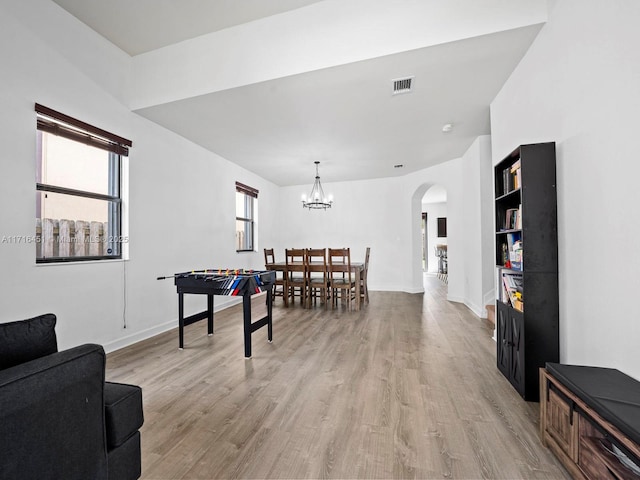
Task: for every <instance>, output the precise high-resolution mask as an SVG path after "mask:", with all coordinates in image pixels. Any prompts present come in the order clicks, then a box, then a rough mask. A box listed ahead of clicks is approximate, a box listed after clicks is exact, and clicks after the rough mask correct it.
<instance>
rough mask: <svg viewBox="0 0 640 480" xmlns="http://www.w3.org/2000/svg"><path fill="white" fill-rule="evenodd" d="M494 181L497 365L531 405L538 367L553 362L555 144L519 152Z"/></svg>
mask: <svg viewBox="0 0 640 480" xmlns="http://www.w3.org/2000/svg"><path fill="white" fill-rule="evenodd" d="M494 175H495V183H494V185H495V192H494V193H495V222H496V228H495V230H496V234H495V239H496V243H495V261H496V270H497V272H496V297H497V298H496V329H497V365H498V369H499V370H500V371H501V372H502V373H503V374H504V375H505V377H507V379H508V380H509V381H510V382H511V384H512V385H513V387H514V388H515V389H516V390H517V391H518V393H519V394H520V395H521V396H522V397H523V398H524V399H525V400H527V401H538V400H539V382H538V370H539V368H540V367H544V365H545V363H546V362H559V361H560V345H559V343H560V342H559V299H558V234H557V230H558V227H557V200H556V198H557V195H556V156H555V143H553V142H551V143H538V144H530V145H521V146H519V147H518V148H516V149H515V150H514V151H513V152H512V153H511V154H509V155H508V156H507V157H506V158H504V159H503V160H502V161H501V162H499V163H498V164H497V165H496V166H495V167H494ZM514 212H517V213H514ZM514 218H515V221H516V222H517V224H516V228H513V227H514V224H513V220H514ZM507 260H508V261H507ZM518 267H519V268H518ZM503 276H504V277H505V278H504V280H503ZM504 282H506V283H508V284H510V285H511V287H510V288H505V287H503V284H504ZM514 285H515V286H514Z"/></svg>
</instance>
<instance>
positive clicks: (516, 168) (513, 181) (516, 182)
mask: <svg viewBox="0 0 640 480" xmlns="http://www.w3.org/2000/svg"><path fill="white" fill-rule="evenodd" d="M520 172H521V162H520V159H517V160H516V161H515V162H514V163H512V164H511V166H510V167H508V168H505V169H504V170H503V171H502V187H503V188H502V193H503V194H505V195H506V194H507V193H509V192H512V191H514V190H517V189H519V188H520V186H521V185H522V183H521V178H520V177H521V173H520Z"/></svg>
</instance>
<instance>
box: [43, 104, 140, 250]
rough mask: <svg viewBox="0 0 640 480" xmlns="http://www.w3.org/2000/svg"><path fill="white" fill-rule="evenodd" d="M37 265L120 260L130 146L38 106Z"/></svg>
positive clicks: (109, 135) (124, 141) (84, 124)
mask: <svg viewBox="0 0 640 480" xmlns="http://www.w3.org/2000/svg"><path fill="white" fill-rule="evenodd" d="M36 112H37V153H36V262H37V263H50V262H67V261H80V260H99V259H115V258H122V243H123V242H125V241H126V240H127V239H126V238H124V237H123V236H122V223H121V222H122V197H121V179H122V175H121V172H122V158H123V157H126V156H127V155H128V148H127V147H129V146H131V141H129V140H126V139H123V138H121V137H118V136H116V135H113V134H111V133H109V132H105V131H104V130H101V129H98V128H96V127H93V126H91V125H88V124H86V123H84V122H81V121H79V120H76V119H74V118H71V117H68V116H66V115H64V114H62V113H59V112H56V111H55V110H51V109H49V108H47V107H43V106H42V105H38V104H36Z"/></svg>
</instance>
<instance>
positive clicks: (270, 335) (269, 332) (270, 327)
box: [267, 288, 273, 343]
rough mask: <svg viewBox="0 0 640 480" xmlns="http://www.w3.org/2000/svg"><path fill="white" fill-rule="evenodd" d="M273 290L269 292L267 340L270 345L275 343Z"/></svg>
mask: <svg viewBox="0 0 640 480" xmlns="http://www.w3.org/2000/svg"><path fill="white" fill-rule="evenodd" d="M272 314H273V289H271V288H270V289H269V290H267V318H268V320H267V340H268V341H269V343H273V322H272V321H271V320H272Z"/></svg>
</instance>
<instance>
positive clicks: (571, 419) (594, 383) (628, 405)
mask: <svg viewBox="0 0 640 480" xmlns="http://www.w3.org/2000/svg"><path fill="white" fill-rule="evenodd" d="M560 367H562V368H564V369H565V370H564V372H563V373H567V372H568V374H569V377H571V375H573V374H575V378H576V380H577V382H578V383H579V384H580V383H581V384H582V385H578V387H577V388H576V390H578V391H579V392H580V394H579V395H578V393H577V392H574V391H573V390H572V388H575V387H574V386H573V385H572V384H571V383H570V382H568V383H569V385H567V384H566V383H565V382H566V380H565V379H563V380H562V381H561V380H558V379H557V378H556V377H554V375H553V373H552V372H553V370H551V371H548V370H547V369H544V368H543V369H541V370H540V394H541V398H540V439H541V441H542V443H543V444H544V445H545V446H546V447H548V448H549V449H550V450H551V451H552V452H553V453H554V454H555V455H556V456H557V457H558V459H559V460H560V461H561V462H562V464H563V465H564V466H565V468H566V469H567V470H568V471H569V473H571V476H572V477H573V478H575V479H593V480H601V479H617V480H621V479H624V480H627V479H628V480H631V479H635V480H637V479H638V478H640V460H639V458H640V448H639V447H638V444H637V441H636V440H634V439H632V438H630V437H631V434H633V436H634V437H635V438H637V437H638V435H640V432H638V431H637V430H636V429H635V427H634V426H633V425H631V426H630V425H629V423H628V422H627V420H628V419H629V418H631V417H634V418H637V417H638V415H640V404H638V403H637V398H638V392H639V390H640V384H638V382H636V381H634V380H633V379H631V378H629V377H625V376H624V375H620V372H618V371H617V370H613V369H602V368H594V367H576V366H560ZM609 372H611V375H608V373H609ZM592 373H593V375H592ZM601 387H603V388H601ZM590 390H592V391H593V392H595V393H594V394H593V396H592V393H591V392H590ZM598 390H600V391H601V392H609V391H611V395H610V396H611V397H612V398H608V396H609V395H608V394H605V397H604V398H606V399H607V400H610V401H613V403H617V404H618V405H622V406H623V407H624V408H623V410H620V411H618V409H616V408H615V407H614V409H613V410H611V409H608V408H607V404H606V402H605V403H603V402H601V401H600V400H601V398H602V397H599V392H598ZM620 392H623V393H622V394H621V396H618V395H620ZM596 408H599V409H600V412H601V413H599V412H598V411H596ZM621 411H622V412H624V413H623V414H622V416H620V412H621ZM603 415H604V416H606V417H608V419H606V418H604V416H603ZM625 416H626V418H625ZM617 424H620V425H624V428H626V429H627V431H628V433H623V432H622V431H621V430H620V428H618V426H617Z"/></svg>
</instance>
